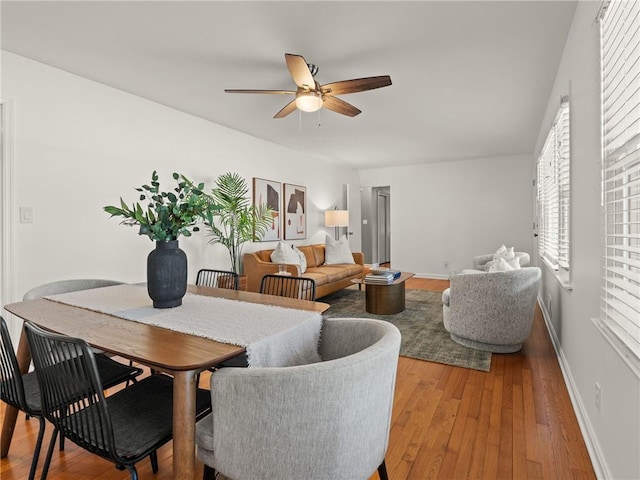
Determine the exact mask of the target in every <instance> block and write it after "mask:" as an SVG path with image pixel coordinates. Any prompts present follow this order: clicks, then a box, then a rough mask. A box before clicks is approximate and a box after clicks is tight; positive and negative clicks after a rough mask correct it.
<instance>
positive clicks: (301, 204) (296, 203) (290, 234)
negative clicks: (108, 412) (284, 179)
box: [283, 183, 307, 240]
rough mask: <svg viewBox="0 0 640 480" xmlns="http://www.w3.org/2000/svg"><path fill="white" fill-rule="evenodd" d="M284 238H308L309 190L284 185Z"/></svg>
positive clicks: (288, 184)
mask: <svg viewBox="0 0 640 480" xmlns="http://www.w3.org/2000/svg"><path fill="white" fill-rule="evenodd" d="M283 197H284V198H283V200H284V203H283V207H284V238H285V240H299V239H302V238H307V188H306V187H301V186H300V185H291V184H290V183H285V184H284V194H283Z"/></svg>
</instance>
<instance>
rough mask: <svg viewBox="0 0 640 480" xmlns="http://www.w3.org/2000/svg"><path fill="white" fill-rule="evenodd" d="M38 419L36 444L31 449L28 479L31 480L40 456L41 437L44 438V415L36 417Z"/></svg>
mask: <svg viewBox="0 0 640 480" xmlns="http://www.w3.org/2000/svg"><path fill="white" fill-rule="evenodd" d="M38 421H39V422H40V428H39V429H38V439H37V440H36V446H35V448H34V450H33V459H32V460H31V470H29V480H33V479H34V478H36V468H38V458H39V457H40V450H41V449H42V439H43V438H44V428H45V422H44V417H38Z"/></svg>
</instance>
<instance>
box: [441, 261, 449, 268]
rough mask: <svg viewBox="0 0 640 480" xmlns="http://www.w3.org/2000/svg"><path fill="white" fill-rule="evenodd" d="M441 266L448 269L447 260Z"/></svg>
mask: <svg viewBox="0 0 640 480" xmlns="http://www.w3.org/2000/svg"><path fill="white" fill-rule="evenodd" d="M442 265H443V266H444V268H449V260H445V261H444V262H442Z"/></svg>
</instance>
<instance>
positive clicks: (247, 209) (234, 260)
mask: <svg viewBox="0 0 640 480" xmlns="http://www.w3.org/2000/svg"><path fill="white" fill-rule="evenodd" d="M248 192H249V187H248V186H247V183H246V181H245V179H244V178H242V177H241V176H240V175H238V174H237V173H232V172H228V173H225V174H222V175H220V176H219V177H218V178H217V179H216V181H215V185H214V187H213V188H212V189H211V193H210V194H209V197H210V200H211V202H212V205H215V208H212V209H210V210H209V212H208V214H207V215H208V218H207V219H206V220H205V225H206V228H207V231H208V232H207V234H208V235H209V236H210V237H211V239H210V240H209V243H211V244H217V243H219V244H221V245H223V246H224V247H225V248H226V249H227V251H228V252H229V260H230V262H231V270H233V271H234V272H235V273H237V274H238V275H242V248H243V246H244V244H245V243H247V242H256V241H260V240H261V239H262V237H263V236H264V234H265V233H266V232H267V231H268V229H269V227H270V226H271V223H272V221H273V216H272V213H273V212H272V210H271V208H269V207H268V206H267V205H266V204H260V205H253V204H252V203H251V201H250V199H249V197H248V196H247V194H248Z"/></svg>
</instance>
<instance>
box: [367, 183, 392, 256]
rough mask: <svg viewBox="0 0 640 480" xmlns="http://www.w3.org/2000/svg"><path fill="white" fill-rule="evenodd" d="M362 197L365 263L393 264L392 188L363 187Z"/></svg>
mask: <svg viewBox="0 0 640 480" xmlns="http://www.w3.org/2000/svg"><path fill="white" fill-rule="evenodd" d="M360 196H361V199H360V200H361V211H362V232H361V235H362V252H363V254H364V261H365V263H367V264H382V263H387V262H391V188H390V187H388V186H383V187H363V188H361V189H360Z"/></svg>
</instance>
